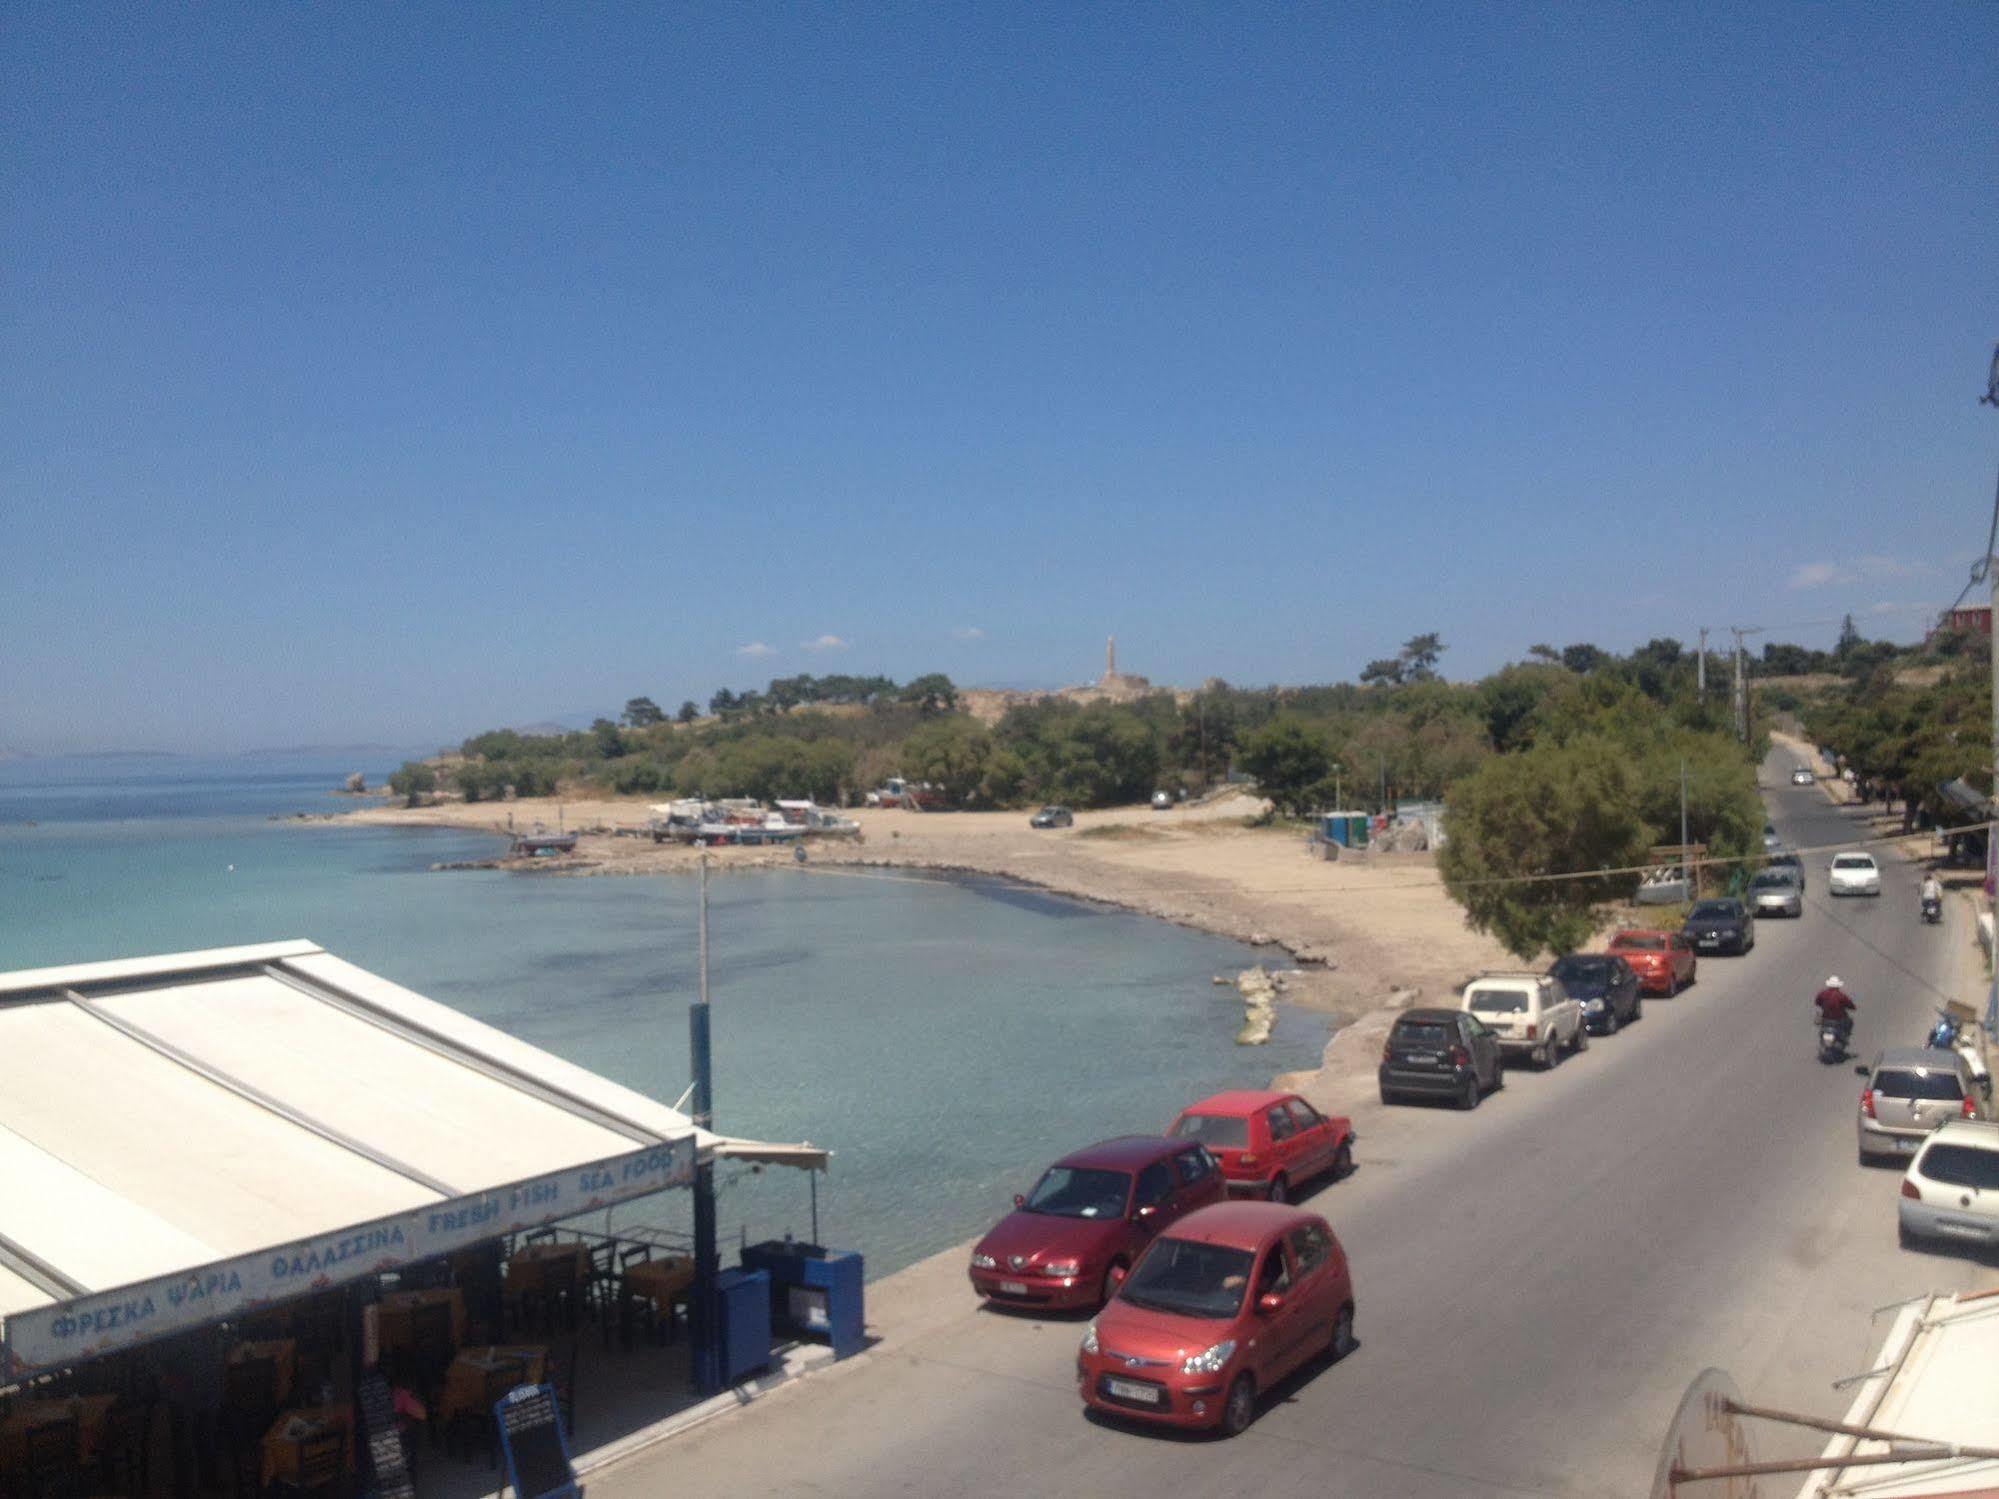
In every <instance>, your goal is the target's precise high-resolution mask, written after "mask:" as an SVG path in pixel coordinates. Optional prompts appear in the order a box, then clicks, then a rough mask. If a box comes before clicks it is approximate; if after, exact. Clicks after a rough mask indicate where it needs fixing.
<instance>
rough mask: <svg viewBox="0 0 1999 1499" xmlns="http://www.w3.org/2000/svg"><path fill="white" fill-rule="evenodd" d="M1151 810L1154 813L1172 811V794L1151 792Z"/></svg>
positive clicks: (1168, 792)
mask: <svg viewBox="0 0 1999 1499" xmlns="http://www.w3.org/2000/svg"><path fill="white" fill-rule="evenodd" d="M1152 810H1153V811H1155V812H1171V811H1172V810H1173V793H1172V792H1170V791H1155V792H1153V793H1152Z"/></svg>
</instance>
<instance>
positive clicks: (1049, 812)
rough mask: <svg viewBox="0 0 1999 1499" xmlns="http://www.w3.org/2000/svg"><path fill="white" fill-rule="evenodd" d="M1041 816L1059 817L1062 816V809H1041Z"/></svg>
mask: <svg viewBox="0 0 1999 1499" xmlns="http://www.w3.org/2000/svg"><path fill="white" fill-rule="evenodd" d="M1041 815H1042V816H1043V817H1060V816H1061V815H1062V809H1061V808H1060V807H1043V808H1042V809H1041Z"/></svg>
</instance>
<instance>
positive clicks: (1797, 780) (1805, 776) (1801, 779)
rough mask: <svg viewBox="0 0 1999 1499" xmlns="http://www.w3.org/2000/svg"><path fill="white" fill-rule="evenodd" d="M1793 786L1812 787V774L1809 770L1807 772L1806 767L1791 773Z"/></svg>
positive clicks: (1800, 767)
mask: <svg viewBox="0 0 1999 1499" xmlns="http://www.w3.org/2000/svg"><path fill="white" fill-rule="evenodd" d="M1791 784H1792V785H1793V786H1809V785H1811V784H1812V773H1811V772H1810V771H1809V770H1806V769H1805V767H1804V766H1802V765H1800V766H1799V767H1798V768H1797V769H1796V770H1794V771H1792V772H1791Z"/></svg>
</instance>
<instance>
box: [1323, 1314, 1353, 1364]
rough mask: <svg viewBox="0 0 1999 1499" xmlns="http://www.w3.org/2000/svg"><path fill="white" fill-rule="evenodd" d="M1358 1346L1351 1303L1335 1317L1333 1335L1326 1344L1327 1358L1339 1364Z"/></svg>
mask: <svg viewBox="0 0 1999 1499" xmlns="http://www.w3.org/2000/svg"><path fill="white" fill-rule="evenodd" d="M1358 1346H1359V1345H1358V1344H1357V1343H1355V1341H1354V1335H1353V1303H1352V1302H1351V1301H1349V1302H1347V1303H1346V1305H1344V1306H1342V1307H1341V1308H1340V1309H1339V1312H1338V1313H1337V1314H1336V1315H1335V1316H1334V1317H1333V1335H1332V1337H1331V1338H1330V1339H1328V1340H1327V1342H1326V1357H1327V1358H1328V1359H1329V1360H1330V1361H1331V1362H1333V1363H1335V1364H1337V1363H1338V1362H1339V1361H1340V1360H1341V1359H1343V1358H1345V1357H1346V1356H1347V1355H1348V1354H1349V1353H1352V1352H1353V1351H1354V1349H1355V1348H1356V1347H1358Z"/></svg>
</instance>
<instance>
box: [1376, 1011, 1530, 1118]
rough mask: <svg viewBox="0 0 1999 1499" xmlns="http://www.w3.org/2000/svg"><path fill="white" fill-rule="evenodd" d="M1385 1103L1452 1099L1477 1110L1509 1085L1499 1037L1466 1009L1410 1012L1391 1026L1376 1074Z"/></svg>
mask: <svg viewBox="0 0 1999 1499" xmlns="http://www.w3.org/2000/svg"><path fill="white" fill-rule="evenodd" d="M1376 1077H1377V1081H1378V1082H1379V1083H1380V1085H1381V1101H1382V1102H1383V1103H1397V1102H1400V1101H1401V1100H1403V1099H1409V1098H1450V1099H1454V1100H1456V1102H1457V1105H1458V1107H1459V1108H1461V1109H1475V1108H1477V1107H1478V1101H1479V1099H1481V1098H1483V1097H1484V1096H1485V1095H1486V1094H1487V1093H1493V1092H1497V1091H1498V1090H1499V1089H1500V1088H1503V1087H1504V1086H1506V1059H1505V1057H1504V1056H1503V1055H1502V1053H1501V1052H1500V1049H1499V1037H1498V1036H1497V1035H1495V1034H1494V1033H1493V1030H1492V1027H1491V1026H1489V1025H1487V1024H1486V1023H1485V1022H1484V1021H1483V1020H1480V1019H1479V1018H1478V1016H1476V1015H1470V1014H1466V1013H1465V1012H1464V1011H1461V1010H1404V1011H1403V1012H1402V1013H1401V1014H1400V1015H1398V1016H1396V1017H1395V1024H1394V1025H1393V1026H1391V1027H1390V1028H1389V1032H1388V1040H1387V1041H1386V1042H1385V1043H1383V1045H1382V1048H1381V1069H1380V1071H1379V1072H1378V1073H1377V1074H1376Z"/></svg>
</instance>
